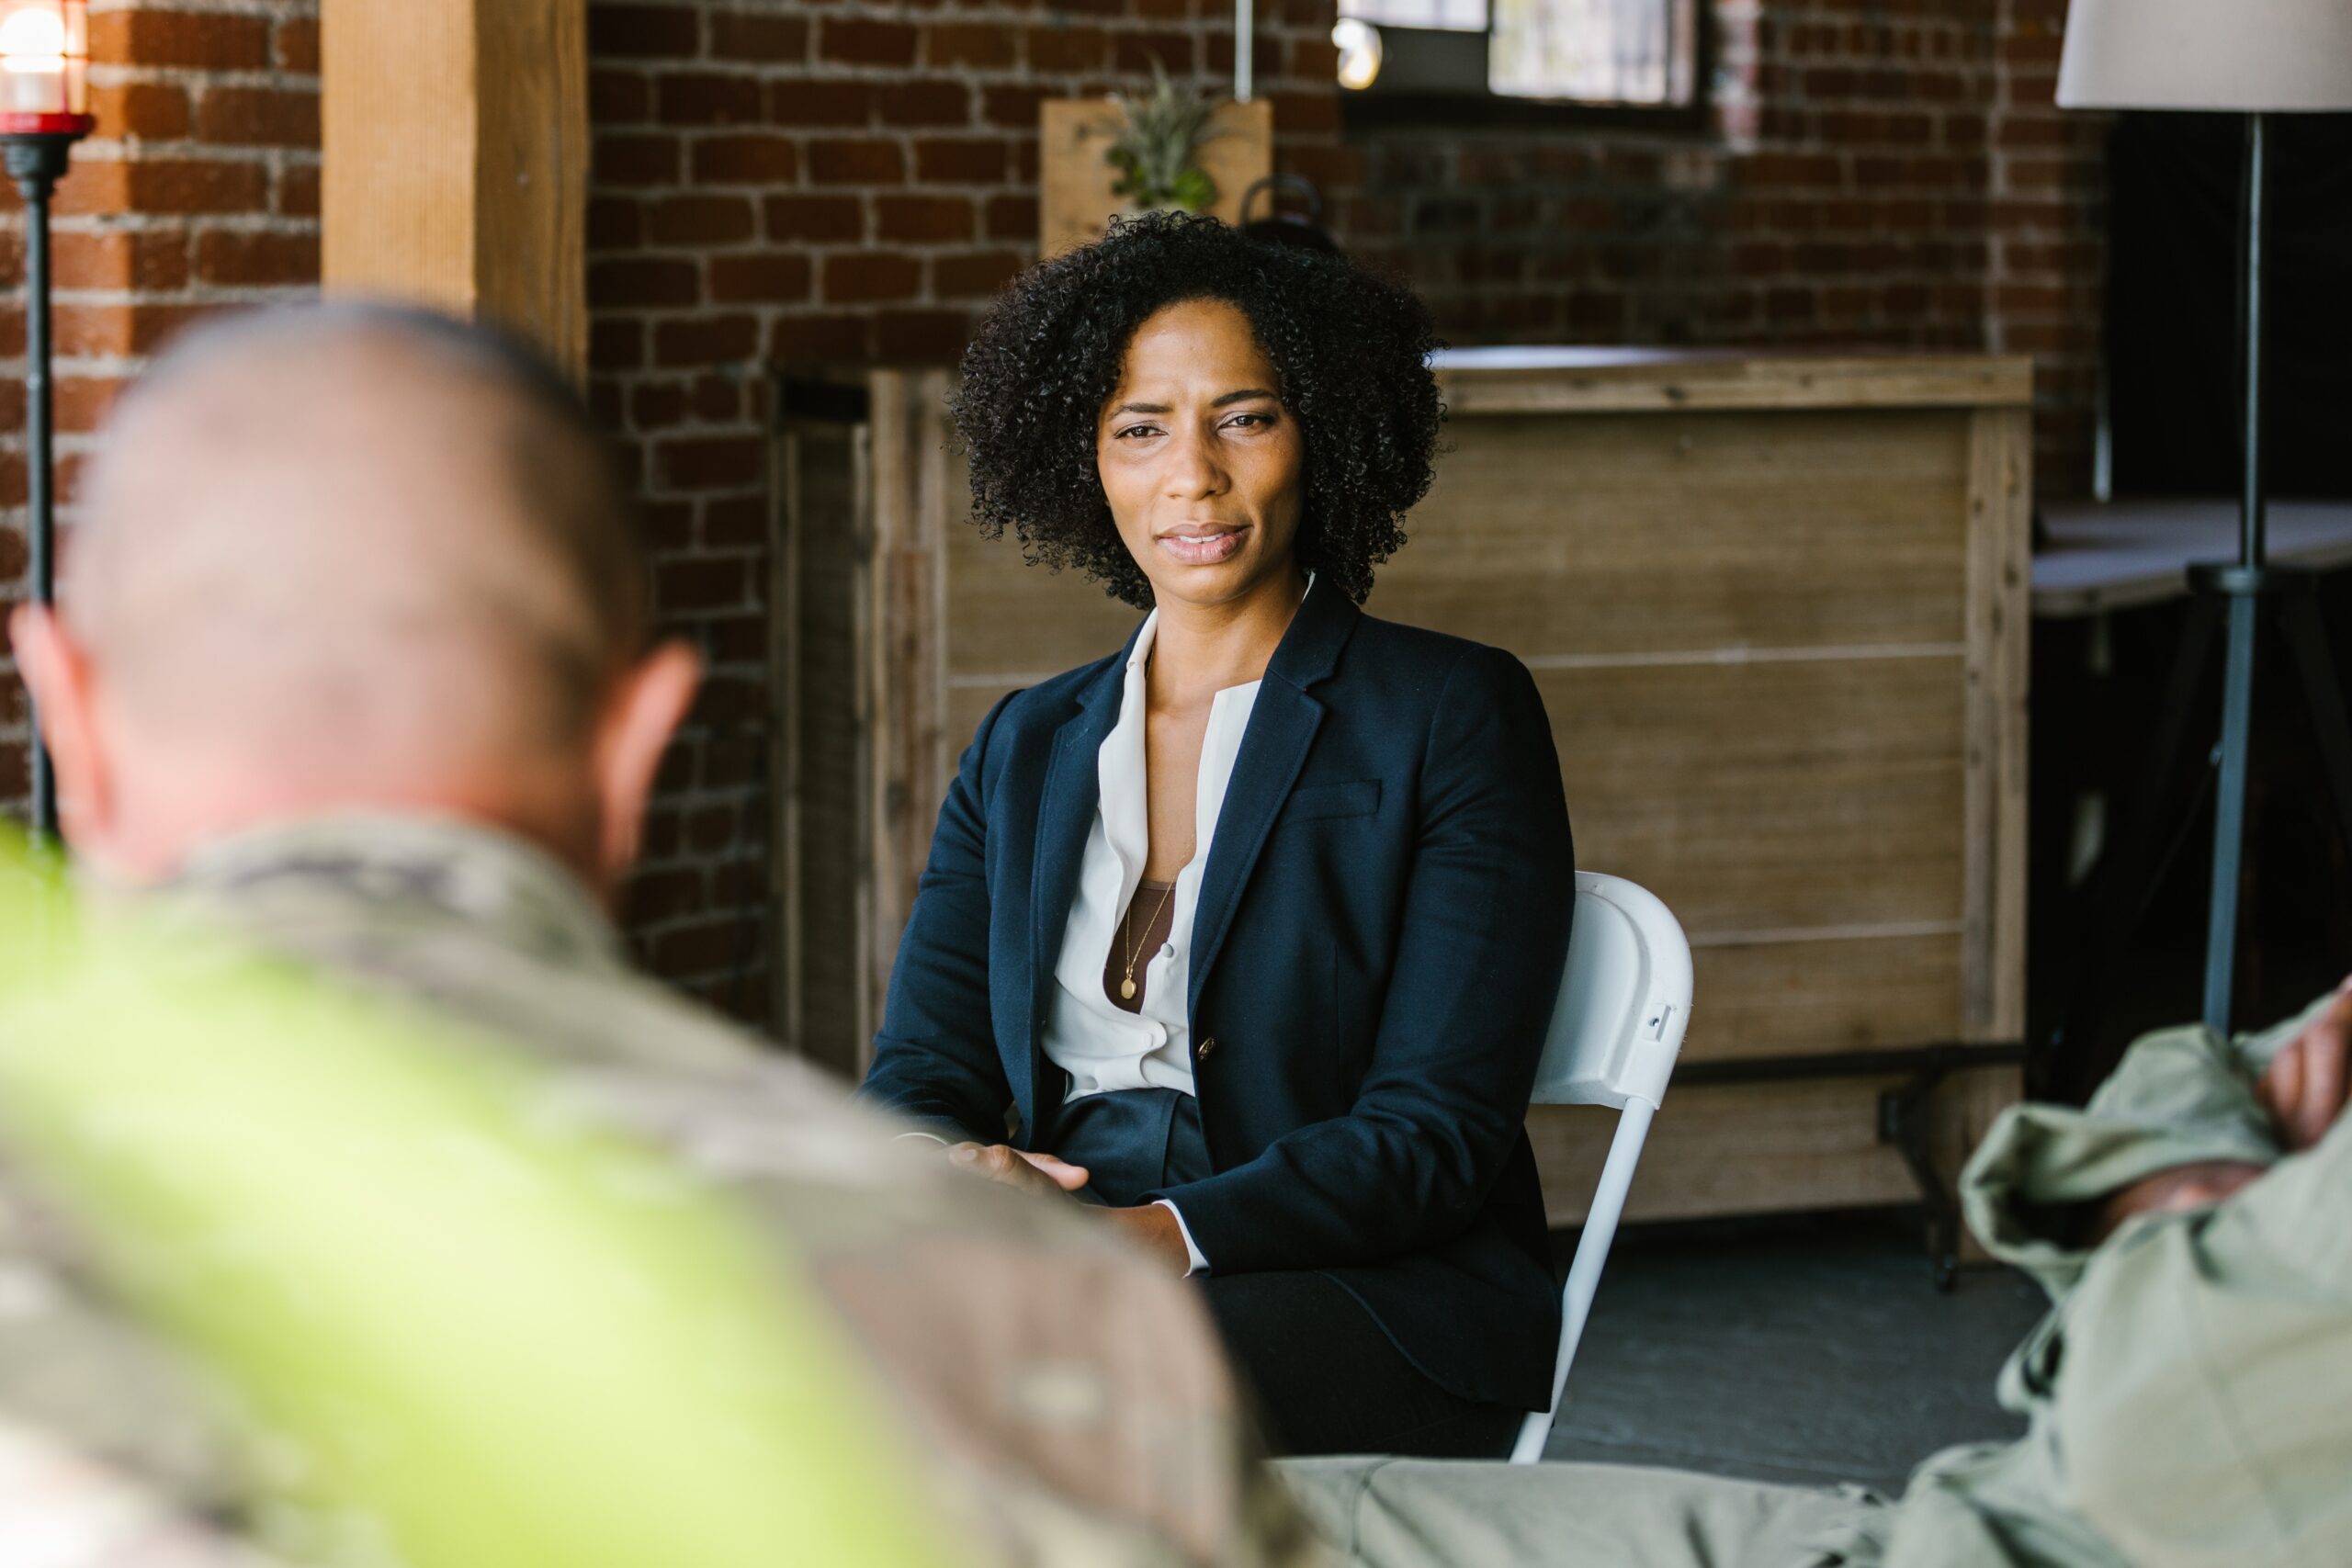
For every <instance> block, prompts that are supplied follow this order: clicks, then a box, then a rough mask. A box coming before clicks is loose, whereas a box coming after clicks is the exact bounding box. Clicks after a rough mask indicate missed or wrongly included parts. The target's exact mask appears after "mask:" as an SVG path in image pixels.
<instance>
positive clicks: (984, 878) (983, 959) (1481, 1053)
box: [864, 591, 1574, 1409]
mask: <svg viewBox="0 0 2352 1568" xmlns="http://www.w3.org/2000/svg"><path fill="white" fill-rule="evenodd" d="M1133 646H1134V643H1133V640H1132V639H1130V640H1129V643H1128V648H1129V649H1132V648H1133ZM1125 665H1126V658H1125V651H1122V652H1121V653H1118V654H1114V655H1113V656H1111V657H1110V658H1107V659H1104V660H1100V661H1098V662H1096V663H1093V664H1090V665H1087V666H1086V667H1085V668H1083V669H1080V670H1074V671H1070V672H1069V673H1068V674H1065V675H1060V676H1057V677H1056V678H1055V679H1053V680H1051V681H1048V682H1045V683H1044V684H1042V685H1039V686H1035V687H1032V688H1031V689H1029V690H1027V691H1024V692H1019V693H1015V694H1013V695H1012V696H1010V697H1007V698H1006V699H1005V700H1004V701H1003V702H1001V703H1000V704H998V705H997V706H996V707H995V709H994V710H993V711H991V712H990V713H989V716H988V717H987V718H986V719H985V720H983V721H982V723H981V725H980V728H979V732H978V735H977V736H976V737H975V738H974V739H973V741H972V744H971V747H970V748H969V750H967V751H966V752H965V753H964V759H963V762H962V765H961V767H960V768H959V769H958V771H957V773H956V780H955V783H954V784H952V785H951V786H950V788H949V790H948V794H947V801H946V804H945V806H944V807H942V808H941V811H940V814H939V826H938V829H937V831H936V832H935V834H934V835H933V840H932V848H931V860H930V863H929V865H928V866H927V867H926V869H925V870H924V872H923V875H922V883H921V886H920V891H919V893H918V895H917V897H916V899H915V905H914V909H913V912H912V915H911V917H910V919H909V922H908V926H907V931H906V936H905V938H904V940H903V941H902V942H900V944H899V956H898V962H897V965H896V967H895V968H894V970H893V971H892V974H891V977H890V990H889V998H888V1003H887V1005H886V1008H885V1013H884V1018H883V1023H882V1030H881V1032H880V1034H879V1035H878V1036H877V1038H876V1042H875V1056H874V1066H873V1069H872V1071H871V1072H870V1073H869V1074H868V1075H867V1077H866V1080H865V1089H864V1093H865V1095H866V1097H867V1098H869V1099H870V1100H874V1101H876V1102H877V1103H879V1104H881V1105H883V1106H886V1107H888V1108H890V1109H893V1110H895V1111H899V1112H900V1113H902V1114H904V1115H908V1116H911V1117H915V1118H918V1119H922V1120H925V1121H929V1122H934V1123H944V1124H946V1125H948V1126H952V1127H953V1128H954V1129H956V1131H957V1133H958V1134H960V1135H961V1136H964V1137H969V1138H975V1139H978V1140H981V1141H983V1142H989V1143H998V1142H1003V1141H1005V1134H1004V1127H1005V1124H1006V1111H1007V1110H1008V1108H1010V1109H1011V1110H1012V1111H1013V1113H1014V1114H1015V1115H1016V1116H1017V1118H1018V1132H1017V1133H1016V1134H1015V1135H1014V1138H1013V1141H1014V1142H1015V1144H1016V1145H1018V1146H1022V1147H1033V1146H1035V1145H1033V1144H1031V1143H1030V1142H1029V1140H1030V1139H1032V1138H1033V1137H1034V1136H1035V1129H1038V1128H1041V1127H1050V1126H1051V1125H1052V1124H1053V1121H1054V1113H1055V1111H1056V1110H1057V1107H1058V1105H1059V1103H1060V1096H1061V1093H1062V1089H1063V1077H1064V1076H1063V1074H1062V1072H1061V1070H1060V1069H1059V1068H1057V1067H1056V1066H1053V1065H1052V1064H1051V1063H1050V1062H1048V1061H1047V1060H1046V1055H1045V1053H1044V1050H1043V1048H1042V1045H1041V1043H1040V1042H1041V1040H1042V1037H1043V1030H1044V1023H1045V1018H1046V1005H1047V1001H1048V998H1050V997H1051V995H1052V990H1051V987H1052V986H1053V984H1054V978H1053V976H1054V966H1055V963H1056V960H1057V957H1058V956H1059V954H1060V952H1061V946H1062V934H1063V928H1064V926H1065V924H1066V923H1067V921H1068V919H1069V909H1070V904H1071V901H1072V899H1073V897H1075V895H1076V891H1077V886H1078V875H1079V863H1080V858H1081V856H1082V854H1083V852H1084V849H1085V845H1086V837H1087V832H1088V829H1090V828H1091V825H1092V823H1093V820H1094V815H1095V806H1096V795H1097V790H1098V773H1097V753H1098V752H1099V751H1100V750H1101V749H1102V745H1103V739H1104V737H1106V736H1107V735H1108V734H1109V733H1110V731H1111V729H1112V728H1113V726H1114V724H1116V722H1117V720H1118V714H1119V705H1120V702H1121V700H1122V690H1123V685H1124V673H1125ZM1573 869H1574V856H1573V852H1572V851H1571V847H1570V844H1569V839H1568V814H1567V806H1566V800H1565V799H1564V798H1563V795H1562V793H1561V788H1560V765H1559V758H1558V755H1557V753H1556V752H1555V750H1554V748H1553V745H1552V731H1551V726H1550V724H1549V722H1548V721H1547V720H1546V718H1545V716H1544V704H1543V699H1542V698H1541V697H1540V696H1538V695H1537V694H1536V690H1535V683H1534V682H1533V681H1532V679H1531V678H1530V677H1529V675H1528V673H1527V671H1526V669H1525V668H1524V667H1523V666H1521V664H1520V662H1519V661H1518V660H1515V659H1513V658H1512V657H1511V656H1510V655H1509V654H1507V653H1504V652H1502V651H1501V650H1499V649H1491V648H1485V647H1481V646H1479V645H1478V644H1476V643H1471V642H1464V641H1462V640H1461V639H1459V638H1455V637H1442V636H1440V635H1438V634H1437V633H1434V632H1428V631H1421V630H1418V629H1415V628H1413V627H1409V626H1397V625H1394V624H1392V623H1389V622H1385V621H1380V620H1375V619H1374V618H1373V617H1371V616H1369V615H1364V614H1363V612H1362V611H1361V610H1359V609H1357V608H1356V606H1355V605H1354V604H1351V603H1350V602H1349V601H1348V599H1347V596H1346V595H1344V594H1341V593H1336V592H1328V591H1327V592H1317V593H1310V594H1308V595H1307V596H1306V601H1305V603H1304V604H1301V606H1300V607H1299V611H1298V614H1297V615H1296V616H1295V617H1294V619H1293V620H1292V623H1291V626H1290V628H1289V630H1288V631H1287V632H1286V633H1285V634H1284V636H1283V641H1282V644H1281V646H1280V648H1278V649H1276V650H1275V653H1274V656H1273V660H1272V663H1271V664H1270V665H1269V666H1268V668H1267V671H1266V678H1265V682H1264V684H1263V685H1262V686H1261V687H1260V689H1259V693H1258V700H1257V704H1256V705H1255V706H1254V708H1253V709H1252V711H1251V713H1250V725H1249V728H1248V729H1247V730H1246V731H1245V733H1244V735H1243V738H1242V742H1241V750H1240V754H1239V756H1238V758H1237V760H1236V761H1235V763H1234V769H1233V776H1232V781H1231V783H1230V784H1229V785H1228V786H1227V793H1226V797H1225V805H1224V808H1223V810H1222V812H1221V813H1220V815H1219V817H1218V820H1217V828H1216V838H1215V840H1214V841H1213V843H1212V844H1211V846H1210V850H1209V861H1208V865H1207V867H1206V868H1205V871H1204V876H1203V880H1202V883H1201V892H1200V898H1199V904H1198V908H1197V910H1196V913H1195V917H1194V920H1193V963H1192V987H1191V992H1192V994H1191V1016H1192V1038H1193V1042H1194V1047H1193V1048H1194V1053H1195V1060H1194V1062H1193V1083H1194V1087H1195V1091H1196V1094H1197V1096H1198V1100H1199V1106H1200V1117H1201V1128H1202V1132H1203V1133H1204V1136H1205V1139H1206V1142H1207V1145H1208V1153H1209V1158H1210V1163H1211V1165H1212V1166H1213V1167H1214V1168H1215V1171H1216V1174H1215V1175H1213V1176H1210V1177H1208V1178H1207V1179H1204V1180H1200V1181H1194V1182H1190V1183H1187V1184H1184V1185H1182V1186H1178V1187H1173V1188H1170V1189H1168V1190H1164V1191H1162V1192H1160V1193H1158V1194H1155V1196H1160V1197H1166V1198H1169V1199H1170V1200H1172V1201H1174V1202H1175V1203H1176V1205H1177V1206H1178V1207H1179V1208H1180V1209H1181V1210H1182V1213H1183V1215H1184V1222H1185V1224H1186V1225H1187V1226H1188V1227H1190V1229H1191V1231H1192V1233H1193V1239H1194V1240H1195V1241H1196V1242H1198V1243H1199V1245H1200V1248H1201V1251H1202V1252H1203V1254H1204V1255H1205V1256H1206V1257H1207V1258H1208V1259H1209V1263H1210V1267H1211V1268H1212V1269H1214V1270H1215V1271H1216V1272H1217V1273H1220V1274H1224V1273H1236V1272H1240V1271H1244V1270H1250V1269H1319V1270H1321V1271H1323V1272H1325V1273H1327V1274H1329V1276H1330V1277H1331V1278H1332V1279H1334V1280H1337V1281H1338V1282H1339V1283H1340V1285H1342V1286H1343V1287H1344V1288H1346V1289H1347V1290H1348V1291H1350V1292H1351V1293H1352V1294H1354V1296H1355V1297H1356V1299H1357V1300H1358V1301H1360V1302H1362V1303H1363V1304H1364V1306H1365V1307H1366V1308H1367V1309H1368V1310H1369V1311H1370V1312H1371V1314H1373V1316H1374V1318H1375V1319H1377V1320H1378V1322H1379V1323H1380V1324H1381V1325H1382V1327H1383V1328H1384V1329H1385V1331H1386V1332H1387V1334H1388V1336H1389V1337H1390V1338H1391V1339H1393V1340H1394V1341H1395V1342H1396V1343H1397V1347H1398V1348H1399V1349H1401V1350H1402V1351H1403V1352H1404V1353H1405V1354H1406V1356H1407V1357H1408V1358H1409V1359H1411V1360H1412V1361H1413V1363H1414V1364H1415V1365H1416V1366H1418V1367H1419V1369H1420V1370H1421V1371H1423V1372H1425V1373H1427V1374H1428V1375H1429V1376H1430V1378H1432V1379H1433V1380H1434V1381H1436V1382H1439V1383H1441V1384H1442V1385H1443V1386H1444V1387H1446V1388H1448V1389H1450V1390H1452V1391H1453V1393H1458V1394H1460V1395H1462V1396H1464V1397H1465V1398H1468V1399H1473V1400H1478V1401H1483V1402H1488V1403H1495V1404H1512V1405H1517V1406H1519V1407H1521V1408H1523V1409H1540V1408H1542V1407H1543V1406H1544V1404H1546V1403H1547V1402H1548V1400H1549V1397H1550V1393H1551V1381H1550V1380H1551V1371H1552V1361H1553V1356H1554V1351H1555V1346H1556V1341H1557V1337H1558V1326H1559V1304H1560V1303H1559V1298H1558V1296H1557V1294H1556V1292H1555V1286H1554V1284H1553V1280H1552V1272H1551V1266H1550V1262H1549V1256H1548V1252H1547V1247H1546V1242H1545V1235H1544V1201H1543V1197H1542V1194H1541V1193H1540V1191H1539V1190H1538V1189H1537V1185H1536V1177H1535V1161H1534V1156H1533V1154H1532V1151H1531V1150H1530V1148H1529V1147H1528V1143H1527V1136H1526V1131H1525V1125H1524V1123H1525V1120H1526V1115H1527V1104H1528V1095H1529V1093H1530V1091H1531V1089H1532V1085H1533V1083H1534V1076H1535V1063H1536V1058H1537V1056H1538V1055H1540V1053H1541V1051H1542V1047H1543V1040H1544V1029H1545V1026H1546V1024H1547V1023H1548V1022H1549V1021H1550V1018H1551V1013H1552V1003H1553V998H1554V995H1555V991H1556V990H1557V988H1558V986H1559V980H1560V973H1561V966H1562V964H1563V963H1564V961H1565V959H1566V953H1567V941H1568V917H1569V912H1570V910H1571V908H1573V883H1574V878H1573V876H1572V872H1573ZM1048 1152H1050V1151H1048Z"/></svg>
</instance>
